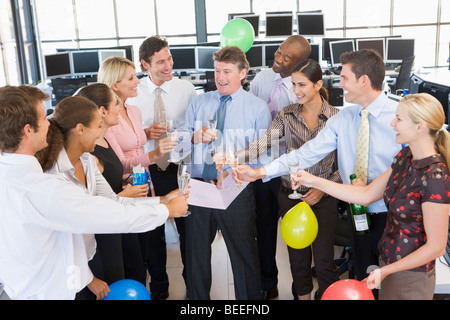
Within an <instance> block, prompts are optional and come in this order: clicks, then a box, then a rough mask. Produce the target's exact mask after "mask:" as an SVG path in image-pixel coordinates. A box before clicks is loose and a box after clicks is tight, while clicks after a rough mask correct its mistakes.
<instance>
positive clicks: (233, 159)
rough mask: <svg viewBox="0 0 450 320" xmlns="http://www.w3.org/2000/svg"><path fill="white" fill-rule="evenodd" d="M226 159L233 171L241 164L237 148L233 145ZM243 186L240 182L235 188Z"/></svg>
mask: <svg viewBox="0 0 450 320" xmlns="http://www.w3.org/2000/svg"><path fill="white" fill-rule="evenodd" d="M226 161H227V164H228V165H229V166H230V167H231V171H233V172H234V171H235V170H236V169H237V168H238V166H239V159H238V155H237V148H236V147H235V146H233V147H232V148H229V149H228V151H227V155H226ZM240 188H242V186H241V185H240V184H236V188H235V190H239V189H240Z"/></svg>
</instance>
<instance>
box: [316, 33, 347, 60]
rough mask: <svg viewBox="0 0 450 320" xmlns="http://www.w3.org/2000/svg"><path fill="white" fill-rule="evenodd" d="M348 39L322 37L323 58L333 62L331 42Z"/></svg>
mask: <svg viewBox="0 0 450 320" xmlns="http://www.w3.org/2000/svg"><path fill="white" fill-rule="evenodd" d="M342 40H348V39H346V38H322V60H324V61H329V62H330V63H331V53H330V42H331V41H342Z"/></svg>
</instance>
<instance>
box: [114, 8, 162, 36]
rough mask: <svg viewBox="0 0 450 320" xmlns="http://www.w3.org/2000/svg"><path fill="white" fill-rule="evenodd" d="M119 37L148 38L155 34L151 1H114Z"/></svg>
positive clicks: (153, 9)
mask: <svg viewBox="0 0 450 320" xmlns="http://www.w3.org/2000/svg"><path fill="white" fill-rule="evenodd" d="M116 7H117V23H118V29H119V37H121V38H123V37H139V36H142V37H148V36H151V35H154V34H156V19H155V6H154V5H153V1H140V0H116Z"/></svg>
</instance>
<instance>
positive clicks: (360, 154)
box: [355, 108, 369, 184]
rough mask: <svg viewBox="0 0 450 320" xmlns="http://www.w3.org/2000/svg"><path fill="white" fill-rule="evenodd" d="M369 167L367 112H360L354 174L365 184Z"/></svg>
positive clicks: (364, 110)
mask: <svg viewBox="0 0 450 320" xmlns="http://www.w3.org/2000/svg"><path fill="white" fill-rule="evenodd" d="M368 166H369V111H367V110H366V109H365V108H363V109H362V110H361V126H360V127H359V132H358V141H357V142H356V163H355V174H356V177H357V178H359V179H361V181H363V182H364V183H366V184H367V167H368Z"/></svg>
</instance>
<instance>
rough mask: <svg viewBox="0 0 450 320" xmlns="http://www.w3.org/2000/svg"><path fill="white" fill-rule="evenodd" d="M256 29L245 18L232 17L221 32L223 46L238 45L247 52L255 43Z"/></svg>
mask: <svg viewBox="0 0 450 320" xmlns="http://www.w3.org/2000/svg"><path fill="white" fill-rule="evenodd" d="M254 39H255V31H254V30H253V26H252V25H251V23H250V22H248V21H247V20H245V19H240V18H237V19H232V20H230V21H228V22H227V24H225V26H224V27H223V28H222V32H221V33H220V45H221V47H228V46H236V47H239V48H241V50H242V51H244V52H247V51H248V50H249V49H250V48H251V47H252V45H253V41H254Z"/></svg>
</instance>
